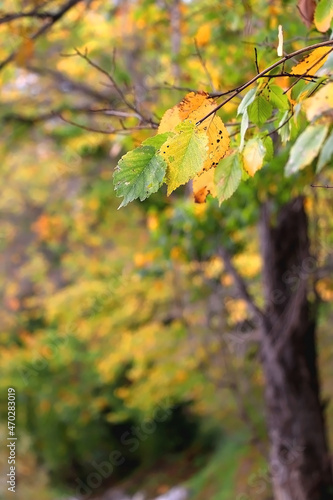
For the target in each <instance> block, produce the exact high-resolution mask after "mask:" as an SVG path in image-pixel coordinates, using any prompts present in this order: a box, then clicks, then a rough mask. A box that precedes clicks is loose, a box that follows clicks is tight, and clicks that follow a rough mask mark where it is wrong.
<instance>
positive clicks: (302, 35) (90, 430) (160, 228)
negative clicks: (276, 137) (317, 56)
mask: <svg viewBox="0 0 333 500" xmlns="http://www.w3.org/2000/svg"><path fill="white" fill-rule="evenodd" d="M69 4H71V5H69ZM66 5H67V6H69V7H68V9H67V11H66V12H65V13H64V14H63V15H62V16H61V17H60V18H59V19H55V17H52V16H51V15H47V14H45V13H49V14H50V13H51V14H54V13H57V12H58V11H61V9H62V8H63V7H64V6H66ZM27 12H32V13H36V12H37V13H44V14H45V15H39V16H38V15H27V16H17V17H12V18H10V19H9V18H8V16H9V15H10V14H13V13H21V14H22V13H27ZM6 16H7V18H6ZM1 19H3V20H5V21H4V22H1V24H0V33H1V40H2V42H1V45H0V69H1V73H0V78H1V110H0V122H1V141H0V157H1V173H2V175H1V186H2V189H1V197H0V209H1V215H2V222H1V234H0V238H1V239H0V245H1V259H0V264H1V267H0V282H1V301H2V303H3V311H2V314H1V318H0V336H1V381H0V384H1V393H2V394H6V393H7V388H8V387H9V386H10V387H14V388H15V389H16V393H17V420H16V425H17V436H18V437H19V444H18V451H17V455H18V468H17V471H18V472H17V482H18V483H17V484H18V493H17V498H19V499H20V500H21V499H22V500H23V499H25V500H30V499H37V498H38V499H39V500H44V499H45V500H47V499H60V498H62V497H64V498H65V497H66V495H68V494H70V493H71V492H72V491H74V490H75V488H77V486H78V484H81V483H79V482H78V480H82V481H83V482H84V481H85V480H86V477H87V475H89V473H91V472H92V471H94V470H95V469H94V467H93V465H92V464H93V462H94V461H97V462H101V461H103V460H106V459H107V457H109V455H110V452H111V451H112V450H118V451H120V452H121V454H122V456H123V457H125V460H124V463H123V464H122V465H120V466H119V467H115V470H114V472H113V473H112V474H111V475H110V477H108V478H107V479H106V480H105V482H104V483H103V485H102V488H103V487H106V486H109V485H114V484H119V482H120V484H125V486H126V487H127V488H128V489H129V490H131V489H132V490H133V491H134V490H135V489H142V490H144V491H147V492H148V493H149V494H150V495H156V494H158V493H163V492H164V491H165V490H166V489H167V488H168V487H169V486H172V485H174V484H178V483H182V482H184V481H185V482H186V484H189V485H190V486H191V488H192V491H193V496H192V497H191V498H195V499H197V500H201V499H207V498H210V499H214V498H216V499H224V498H225V499H230V498H256V499H258V500H260V499H262V500H264V499H268V498H270V497H269V495H270V480H269V476H268V472H267V468H265V467H266V465H265V464H266V462H265V458H264V456H265V453H266V438H265V435H266V434H265V425H264V408H263V401H262V390H263V375H262V372H261V369H260V366H259V362H258V349H257V340H258V338H257V336H256V325H255V324H253V322H252V320H251V318H250V316H249V313H248V311H247V309H246V304H245V302H244V301H243V300H241V299H240V298H239V297H238V294H237V290H236V289H235V284H234V282H233V279H232V277H231V276H230V275H229V274H228V273H227V272H226V270H225V269H224V266H223V263H222V260H221V258H220V257H219V247H220V245H221V242H222V243H223V245H225V246H226V247H227V248H228V249H229V251H230V252H231V253H232V255H233V256H234V257H235V262H236V263H237V267H238V269H239V270H240V271H241V272H242V274H243V275H244V276H245V277H246V278H247V280H248V283H249V286H250V290H251V291H252V293H253V295H255V296H256V297H257V300H259V302H260V300H262V299H261V296H262V290H261V282H260V271H261V261H260V257H259V253H258V245H259V243H258V234H257V228H256V222H257V220H258V213H259V204H260V202H261V201H263V200H264V199H266V197H267V196H269V195H270V196H274V195H275V194H276V199H275V203H277V204H278V203H280V202H282V201H286V200H287V199H289V197H290V196H291V195H292V194H293V193H294V192H295V190H296V189H299V186H300V185H301V186H303V185H306V183H308V180H309V179H308V178H305V179H304V178H303V176H301V175H300V176H299V177H298V178H297V182H296V183H295V180H294V179H292V180H290V179H289V180H285V181H283V180H281V172H282V170H283V166H284V164H285V160H286V154H287V153H288V151H287V150H281V152H280V154H279V155H277V156H276V157H275V159H274V160H273V161H272V162H271V165H270V170H269V171H268V169H263V171H262V172H260V175H257V177H258V178H257V177H256V178H255V179H254V180H253V182H252V183H251V184H250V183H249V184H245V185H243V186H242V187H241V188H240V189H239V191H238V193H237V196H235V197H234V198H233V199H232V200H230V201H228V202H225V203H224V204H223V205H222V206H221V207H219V206H218V204H217V203H216V202H215V200H208V201H207V203H206V204H204V205H195V204H194V203H193V200H192V198H191V196H190V195H189V193H188V192H187V190H186V189H179V190H177V192H176V193H174V194H173V195H172V196H171V197H170V198H167V197H166V195H165V194H164V193H162V194H156V195H153V196H152V197H151V198H150V199H149V200H147V201H146V202H145V203H143V204H138V203H133V204H132V206H129V207H127V208H126V209H122V210H120V211H117V207H118V206H119V200H118V199H116V198H115V196H114V193H113V186H112V173H113V169H114V167H115V165H116V164H117V160H118V158H119V157H120V156H121V155H122V154H124V153H125V152H126V151H127V150H128V149H129V148H131V147H133V146H136V145H137V144H139V143H140V142H141V141H142V140H144V139H145V138H146V137H149V136H150V135H151V134H152V131H151V128H152V127H153V126H154V123H158V120H159V118H160V117H161V116H162V114H163V112H164V111H165V110H166V109H167V108H169V107H171V106H173V105H174V104H175V103H177V102H178V101H179V100H180V99H181V98H182V97H183V95H184V94H185V93H186V92H187V90H188V89H200V90H206V91H208V92H211V91H215V90H220V91H221V90H229V89H231V88H233V87H235V86H237V85H239V84H240V83H243V82H245V81H246V80H247V79H249V78H251V77H252V76H253V75H254V73H255V64H254V47H256V48H257V51H258V64H259V65H260V67H261V68H264V67H265V66H267V65H268V64H270V63H271V62H272V61H274V60H275V59H276V45H277V26H278V25H279V24H282V25H283V28H284V33H285V47H286V50H288V51H291V50H297V49H298V48H301V47H303V46H304V45H305V44H306V43H310V42H311V41H315V40H320V36H318V33H317V32H314V31H313V32H311V30H309V29H308V28H307V27H306V26H304V24H302V22H301V19H300V15H299V13H298V10H297V6H296V2H294V1H287V0H284V1H283V0H270V1H269V2H267V1H265V2H264V1H261V0H256V1H251V2H250V1H246V0H244V1H241V2H232V1H228V0H226V1H224V2H219V1H216V0H209V1H205V2H203V1H201V0H192V1H183V2H181V1H177V0H159V1H158V0H156V1H151V0H124V1H118V2H117V1H116V0H114V1H108V2H103V1H99V0H93V1H77V2H65V1H64V0H54V1H38V0H34V1H32V0H30V1H28V0H27V1H25V2H21V1H19V0H14V1H13V0H10V1H9V0H8V1H7V0H4V1H3V2H2V6H1V9H0V20H1ZM48 24H50V26H48ZM43 27H44V28H45V27H46V28H45V29H44V31H43ZM40 31H41V33H40V34H38V33H39V32H40ZM36 33H37V34H38V35H37V36H36ZM80 54H81V55H80ZM87 58H88V59H87ZM1 61H2V62H1ZM92 63H93V64H92ZM94 65H95V66H94ZM101 69H103V70H104V72H102V71H101ZM110 75H111V77H110ZM124 99H125V102H126V101H127V102H128V103H129V104H132V105H134V104H135V108H136V109H139V110H140V112H141V113H142V116H143V117H144V118H146V121H144V120H142V116H141V117H140V116H137V113H136V112H134V111H133V110H132V111H131V107H130V106H125V104H124ZM238 104H239V101H237V100H236V102H230V103H229V104H228V105H227V106H225V108H223V121H224V122H227V123H228V124H229V125H228V127H229V132H230V133H232V131H233V130H235V128H234V127H235V123H234V122H235V120H234V117H235V114H236V113H235V111H236V109H237V106H238ZM149 123H150V125H149ZM75 124H78V125H80V126H76V125H75ZM140 124H142V126H141V125H140ZM151 124H152V125H151ZM325 175H326V178H325V180H326V181H330V179H329V174H325ZM281 182H285V186H284V189H282V190H281V189H280V190H279V192H278V193H276V191H277V190H276V185H277V183H281ZM331 182H332V181H331ZM302 189H303V188H302ZM304 192H305V193H306V195H307V204H308V213H309V217H310V222H311V228H312V229H311V230H312V233H313V239H314V245H316V248H317V249H319V256H320V259H321V261H322V263H323V264H325V263H327V262H328V260H329V258H330V251H331V248H332V238H333V232H332V220H331V213H330V210H331V207H332V199H331V196H330V193H329V192H327V191H324V190H323V192H319V190H318V191H316V192H314V191H313V190H311V188H308V187H304ZM278 197H281V200H280V199H278ZM319 290H320V293H321V296H322V299H323V301H324V302H323V306H322V314H321V326H320V366H321V371H322V378H323V383H324V394H328V393H329V392H331V391H332V387H333V371H332V366H333V365H332V355H333V345H332V341H331V338H330V335H329V333H330V331H329V330H330V329H329V324H330V321H332V313H331V312H330V309H329V301H330V300H331V299H332V291H333V284H332V281H331V280H329V279H328V278H324V279H322V280H321V282H320V283H319ZM158 408H160V409H162V412H163V411H165V415H166V418H165V419H162V420H161V422H157V421H154V415H155V414H156V411H157V409H158ZM0 410H1V414H2V422H3V426H2V429H1V436H0V437H1V444H2V446H1V450H0V463H1V469H2V470H3V471H4V473H3V474H2V476H1V480H2V481H1V489H2V493H1V494H3V495H4V498H7V495H8V491H7V485H6V476H5V474H6V467H7V451H6V448H5V444H4V443H5V442H6V435H7V434H6V432H7V430H6V404H5V402H4V403H2V404H1V407H0ZM154 412H155V413H154ZM328 417H329V418H328V420H329V424H330V428H331V427H332V425H331V422H332V410H331V409H330V407H329V410H328ZM147 421H148V422H155V424H156V428H154V430H153V431H152V432H150V431H151V429H150V430H149V431H148V430H146V431H144V430H142V429H145V427H144V423H145V422H147ZM137 428H139V429H141V431H140V432H141V433H143V438H140V437H139V438H137V440H138V443H139V444H138V446H137V447H136V446H134V443H133V441H132V446H130V445H129V443H128V442H126V440H128V438H129V437H131V438H132V439H133V435H134V436H136V437H137V434H136V433H137V431H136V430H133V429H137ZM146 429H148V427H147V428H146ZM126 433H127V434H126ZM124 435H126V438H124ZM134 448H135V450H134ZM9 495H10V493H9ZM237 495H238V496H239V497H238V496H237ZM241 495H243V497H241ZM246 495H247V496H246ZM8 498H9V496H8Z"/></svg>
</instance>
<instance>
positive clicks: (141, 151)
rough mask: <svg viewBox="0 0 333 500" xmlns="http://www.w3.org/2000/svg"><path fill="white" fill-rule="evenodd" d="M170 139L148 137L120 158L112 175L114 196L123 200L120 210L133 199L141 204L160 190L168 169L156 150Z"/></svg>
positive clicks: (159, 136)
mask: <svg viewBox="0 0 333 500" xmlns="http://www.w3.org/2000/svg"><path fill="white" fill-rule="evenodd" d="M169 136H170V134H169V133H165V134H159V135H156V136H155V137H151V138H149V139H147V140H146V141H144V142H143V143H142V144H141V146H139V147H138V148H136V149H134V150H133V151H130V152H129V153H127V154H125V155H124V156H123V157H122V158H121V159H120V161H119V163H118V165H117V167H116V169H115V171H114V175H113V182H114V188H115V191H116V195H117V196H123V197H124V199H123V201H122V203H121V205H120V206H119V208H121V207H124V206H126V205H127V204H128V203H130V202H131V201H133V200H135V199H136V198H140V200H141V201H143V200H145V199H146V198H148V196H150V195H151V194H152V193H155V192H156V191H157V190H158V189H159V187H160V186H161V184H162V183H163V179H164V176H165V171H166V167H167V164H166V162H165V160H164V159H163V157H162V156H161V155H160V154H159V148H160V147H161V146H162V145H163V144H164V143H165V141H166V140H167V139H168V137H169Z"/></svg>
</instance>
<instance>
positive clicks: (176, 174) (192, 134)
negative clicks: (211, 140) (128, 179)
mask: <svg viewBox="0 0 333 500" xmlns="http://www.w3.org/2000/svg"><path fill="white" fill-rule="evenodd" d="M175 132H176V133H175V134H173V135H172V136H170V137H169V139H168V140H167V141H166V142H165V143H164V144H163V146H162V147H161V150H160V154H161V156H162V158H163V159H164V161H165V163H166V164H167V171H166V184H167V186H168V195H169V194H170V193H172V191H174V190H175V189H176V188H177V187H179V186H181V185H182V184H185V183H186V182H188V181H189V180H190V179H193V177H195V176H196V175H197V174H198V173H199V172H201V171H202V168H203V165H204V163H205V161H206V158H207V149H208V148H207V142H208V136H207V134H206V133H205V132H204V131H202V130H199V128H198V127H197V126H196V124H195V122H193V121H191V120H185V121H184V122H182V123H180V124H179V125H178V126H177V127H176V128H175Z"/></svg>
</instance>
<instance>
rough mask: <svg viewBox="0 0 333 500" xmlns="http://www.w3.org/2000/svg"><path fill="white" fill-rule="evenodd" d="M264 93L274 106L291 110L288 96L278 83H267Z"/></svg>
mask: <svg viewBox="0 0 333 500" xmlns="http://www.w3.org/2000/svg"><path fill="white" fill-rule="evenodd" d="M262 95H263V96H264V97H265V98H266V99H267V101H269V102H270V103H271V104H272V106H273V107H274V108H278V109H279V110H289V101H288V97H287V96H286V94H284V93H283V90H282V88H281V87H279V86H278V85H274V84H269V85H267V86H266V87H265V88H264V90H263V92H262Z"/></svg>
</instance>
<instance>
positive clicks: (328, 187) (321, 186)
mask: <svg viewBox="0 0 333 500" xmlns="http://www.w3.org/2000/svg"><path fill="white" fill-rule="evenodd" d="M310 186H311V187H312V188H325V189H333V186H329V185H328V184H325V185H316V184H310Z"/></svg>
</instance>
